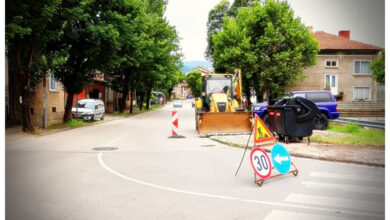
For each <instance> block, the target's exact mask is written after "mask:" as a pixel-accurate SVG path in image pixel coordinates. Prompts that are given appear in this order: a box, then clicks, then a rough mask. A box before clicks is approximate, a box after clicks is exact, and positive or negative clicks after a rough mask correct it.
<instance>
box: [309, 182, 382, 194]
mask: <svg viewBox="0 0 390 220" xmlns="http://www.w3.org/2000/svg"><path fill="white" fill-rule="evenodd" d="M302 183H303V184H304V185H306V187H309V188H316V189H333V190H343V191H347V192H357V193H374V194H381V195H382V194H384V192H385V190H384V188H383V187H373V186H359V185H352V184H339V183H320V182H309V181H303V182H302Z"/></svg>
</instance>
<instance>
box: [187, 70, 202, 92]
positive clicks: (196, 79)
mask: <svg viewBox="0 0 390 220" xmlns="http://www.w3.org/2000/svg"><path fill="white" fill-rule="evenodd" d="M186 82H187V83H188V86H189V87H190V89H191V92H192V95H193V96H194V97H200V96H201V95H202V73H201V72H200V71H198V70H196V71H192V72H190V73H188V74H187V77H186Z"/></svg>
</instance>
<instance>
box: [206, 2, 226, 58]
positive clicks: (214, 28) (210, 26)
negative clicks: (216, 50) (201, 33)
mask: <svg viewBox="0 0 390 220" xmlns="http://www.w3.org/2000/svg"><path fill="white" fill-rule="evenodd" d="M228 11H229V1H228V0H221V1H220V2H219V3H218V4H217V5H216V6H215V7H214V8H213V9H211V10H210V12H209V17H208V20H207V48H206V52H205V56H206V58H207V59H211V54H213V41H212V38H211V35H213V34H215V33H217V32H219V31H221V30H222V24H223V19H224V17H225V16H226V15H227V13H228Z"/></svg>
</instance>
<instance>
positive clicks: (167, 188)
mask: <svg viewBox="0 0 390 220" xmlns="http://www.w3.org/2000/svg"><path fill="white" fill-rule="evenodd" d="M97 157H98V161H99V163H100V165H101V166H102V167H103V168H104V169H106V170H107V171H108V172H110V173H112V174H114V175H116V176H118V177H121V178H123V179H126V180H128V181H131V182H134V183H138V184H141V185H144V186H149V187H152V188H156V189H160V190H165V191H169V192H175V193H183V194H188V195H193V196H202V197H207V198H213V199H223V200H233V201H238V202H248V203H254V204H261V205H269V206H279V207H284V208H285V207H288V208H298V209H306V210H311V211H322V212H331V213H336V212H338V213H342V214H352V215H360V216H369V217H384V215H380V214H373V213H367V212H359V211H348V210H341V209H332V208H322V207H314V206H308V205H299V204H289V203H279V202H269V201H262V200H253V199H242V198H239V197H232V196H224V195H216V194H209V193H201V192H193V191H188V190H182V189H175V188H171V187H166V186H161V185H157V184H153V183H148V182H144V181H142V180H138V179H135V178H131V177H128V176H125V175H123V174H120V173H119V172H117V171H115V170H113V169H111V168H110V167H109V166H107V165H106V164H105V163H104V161H103V152H99V153H98V155H97Z"/></svg>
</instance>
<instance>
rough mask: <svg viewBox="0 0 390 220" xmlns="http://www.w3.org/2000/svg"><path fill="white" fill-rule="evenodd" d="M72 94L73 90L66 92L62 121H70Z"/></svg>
mask: <svg viewBox="0 0 390 220" xmlns="http://www.w3.org/2000/svg"><path fill="white" fill-rule="evenodd" d="M73 96H74V92H69V93H68V98H67V99H66V105H65V113H64V118H63V122H64V123H67V122H69V121H70V119H71V116H72V105H73Z"/></svg>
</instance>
